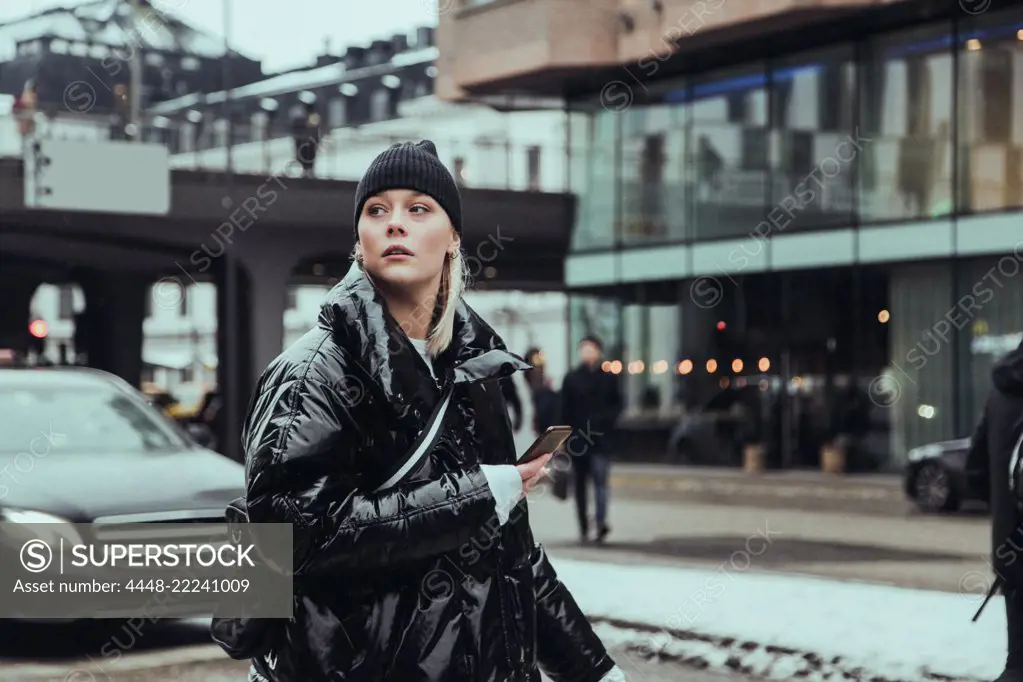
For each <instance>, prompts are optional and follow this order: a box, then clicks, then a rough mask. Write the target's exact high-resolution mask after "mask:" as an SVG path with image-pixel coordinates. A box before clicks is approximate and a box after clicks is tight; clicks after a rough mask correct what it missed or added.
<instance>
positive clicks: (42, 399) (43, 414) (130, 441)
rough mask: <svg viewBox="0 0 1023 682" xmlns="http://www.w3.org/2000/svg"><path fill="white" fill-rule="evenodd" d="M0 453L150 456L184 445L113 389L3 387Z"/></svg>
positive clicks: (170, 429)
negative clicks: (133, 453) (31, 450)
mask: <svg viewBox="0 0 1023 682" xmlns="http://www.w3.org/2000/svg"><path fill="white" fill-rule="evenodd" d="M0 433H3V434H4V437H3V438H0V452H8V453H10V452H28V451H29V448H30V447H33V445H32V444H33V443H34V444H35V445H34V447H35V449H36V450H37V451H43V450H44V449H49V448H51V447H52V448H57V449H64V448H66V449H67V450H69V451H74V452H114V451H117V452H127V451H136V452H154V451H160V450H168V449H179V448H183V447H187V445H188V444H187V441H185V439H184V438H182V436H181V435H180V434H179V433H177V432H176V431H175V430H174V428H173V427H172V426H171V425H170V424H168V423H166V422H165V421H164V418H163V417H161V416H160V415H159V414H156V413H154V411H153V408H151V407H149V406H147V405H145V403H143V402H142V401H141V400H139V401H136V400H133V399H132V398H131V396H129V395H127V394H126V393H125V392H124V391H121V390H119V389H117V388H116V387H113V386H104V385H95V386H88V387H84V386H82V387H79V386H73V387H72V386H45V387H43V386H29V385H24V384H23V385H17V384H15V385H14V386H4V389H3V391H0Z"/></svg>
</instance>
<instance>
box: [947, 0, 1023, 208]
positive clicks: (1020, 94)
mask: <svg viewBox="0 0 1023 682" xmlns="http://www.w3.org/2000/svg"><path fill="white" fill-rule="evenodd" d="M1020 30H1023V11H1021V10H1019V9H1013V10H1010V11H1006V12H998V13H995V12H986V13H984V14H981V15H976V16H970V17H968V18H966V19H965V20H964V22H963V24H961V25H960V38H961V40H960V43H959V45H957V46H956V49H957V50H959V73H958V78H959V92H960V93H961V94H960V97H959V112H958V113H959V154H958V159H959V161H958V162H959V175H958V184H959V187H958V192H957V195H958V196H957V198H958V202H959V210H960V211H964V212H968V211H976V212H980V211H992V210H999V209H1003V208H1015V207H1019V206H1023V42H1021V40H1020V37H1021V35H1018V32H1019V31H1020Z"/></svg>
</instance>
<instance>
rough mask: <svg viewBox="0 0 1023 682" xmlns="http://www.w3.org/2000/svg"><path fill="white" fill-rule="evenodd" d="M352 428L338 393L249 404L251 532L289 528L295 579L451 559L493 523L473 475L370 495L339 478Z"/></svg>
mask: <svg viewBox="0 0 1023 682" xmlns="http://www.w3.org/2000/svg"><path fill="white" fill-rule="evenodd" d="M359 433H360V431H359V428H358V426H357V425H356V423H355V420H354V419H353V417H352V415H351V414H350V412H349V410H348V407H347V406H346V404H345V401H344V400H342V399H340V398H339V395H338V391H337V390H336V389H335V388H334V387H332V386H329V385H326V384H323V383H321V382H318V381H312V380H309V379H301V380H299V379H292V380H285V381H280V382H278V384H277V385H276V386H273V387H271V388H267V389H264V390H263V391H262V392H260V393H259V394H257V397H256V398H255V399H254V400H253V403H252V405H251V406H250V409H249V415H248V417H247V419H246V425H245V430H244V435H243V440H244V444H245V457H246V469H247V480H248V485H247V502H248V507H249V518H250V520H251V521H252V522H256V523H258V522H290V523H291V524H293V527H294V538H295V540H294V546H295V556H294V566H293V568H294V572H295V575H296V576H297V577H301V576H303V575H309V574H316V573H322V572H326V571H332V570H335V569H341V570H346V569H359V570H365V569H367V568H373V567H375V566H385V565H393V564H394V563H396V562H402V561H408V560H415V559H419V558H424V557H427V556H431V555H435V554H439V553H443V552H445V551H448V550H452V549H456V548H457V547H459V546H461V545H462V544H464V543H466V542H468V541H469V540H470V539H471V538H472V536H473V534H474V532H476V531H478V530H479V528H480V527H481V526H483V525H484V524H485V523H486V521H487V520H488V519H489V518H490V517H491V516H492V515H493V514H494V498H493V495H492V494H491V492H490V489H489V487H488V485H487V481H486V477H485V476H484V475H483V472H482V471H481V470H480V469H479V468H478V467H475V468H471V469H468V470H464V471H458V472H451V473H447V474H445V475H444V476H443V477H442V478H440V479H439V480H432V481H425V482H424V481H419V482H413V483H406V484H399V485H398V486H396V487H394V488H391V489H388V490H385V491H381V492H372V491H367V490H364V489H361V488H360V486H359V485H358V483H357V481H358V480H359V477H358V476H357V475H356V472H354V471H345V470H344V469H345V465H344V462H345V461H348V458H347V457H346V455H345V450H346V449H351V448H352V447H353V445H354V444H355V443H357V442H358V438H359V436H358V434H359Z"/></svg>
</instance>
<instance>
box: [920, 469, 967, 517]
mask: <svg viewBox="0 0 1023 682" xmlns="http://www.w3.org/2000/svg"><path fill="white" fill-rule="evenodd" d="M913 493H914V498H915V499H916V505H917V506H918V507H919V508H920V509H921V510H922V511H925V512H931V513H933V512H942V511H953V510H955V509H958V508H959V500H958V499H957V498H956V494H955V491H954V490H953V489H952V477H951V476H950V475H949V473H948V470H947V469H945V467H943V466H941V465H940V464H934V463H929V464H924V465H923V466H922V467H920V469H919V471H917V472H916V477H915V478H914V479H913Z"/></svg>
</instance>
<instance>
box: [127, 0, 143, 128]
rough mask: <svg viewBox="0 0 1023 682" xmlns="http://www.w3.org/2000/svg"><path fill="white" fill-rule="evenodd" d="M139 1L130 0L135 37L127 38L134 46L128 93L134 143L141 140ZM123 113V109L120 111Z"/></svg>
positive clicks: (140, 34) (130, 123)
mask: <svg viewBox="0 0 1023 682" xmlns="http://www.w3.org/2000/svg"><path fill="white" fill-rule="evenodd" d="M140 12H141V8H140V7H139V0H131V18H132V28H133V29H134V32H135V35H134V36H133V37H132V38H129V40H131V41H132V42H134V43H135V44H134V45H133V46H132V48H133V49H132V51H131V86H130V88H129V91H128V96H129V97H130V103H131V104H130V106H131V111H130V114H129V117H130V119H131V120H130V121H129V125H130V127H131V130H132V137H134V139H135V141H136V142H139V141H141V140H142V126H141V121H140V117H141V115H142V33H141V32H140V31H139V25H140V22H139V13H140ZM122 111H123V109H122Z"/></svg>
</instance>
